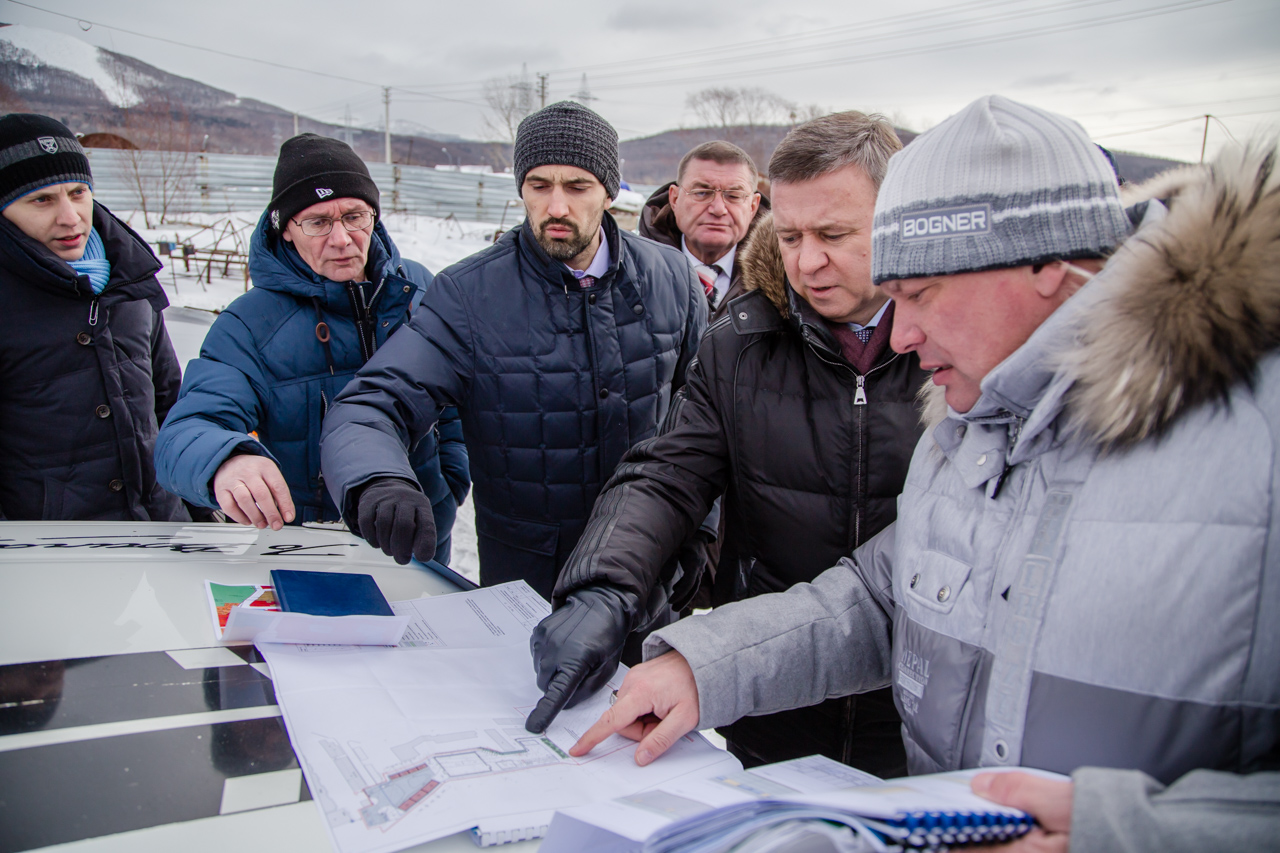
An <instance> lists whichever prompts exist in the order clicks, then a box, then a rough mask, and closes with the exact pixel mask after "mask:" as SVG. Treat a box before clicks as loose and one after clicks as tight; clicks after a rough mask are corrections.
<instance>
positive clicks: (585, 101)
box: [573, 74, 597, 107]
mask: <svg viewBox="0 0 1280 853" xmlns="http://www.w3.org/2000/svg"><path fill="white" fill-rule="evenodd" d="M573 97H574V100H576V101H577V102H578V103H580V104H582V105H583V106H584V107H589V106H591V102H592V101H594V100H597V98H596V96H595V95H593V94H591V87H590V86H588V85H587V75H586V74H583V75H582V86H581V87H579V89H578V91H577V92H575V93H574V94H573Z"/></svg>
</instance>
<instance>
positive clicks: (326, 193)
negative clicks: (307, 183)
mask: <svg viewBox="0 0 1280 853" xmlns="http://www.w3.org/2000/svg"><path fill="white" fill-rule="evenodd" d="M316 195H318V196H320V198H328V197H329V196H331V195H333V190H327V189H325V188H324V187H317V188H316Z"/></svg>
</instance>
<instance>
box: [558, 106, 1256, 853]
mask: <svg viewBox="0 0 1280 853" xmlns="http://www.w3.org/2000/svg"><path fill="white" fill-rule="evenodd" d="M1276 155H1277V152H1276V150H1275V145H1274V142H1271V143H1267V144H1263V145H1258V146H1255V147H1254V148H1252V149H1247V150H1244V151H1238V150H1237V151H1232V152H1228V153H1227V154H1226V155H1224V156H1223V157H1221V158H1219V160H1218V161H1217V162H1215V163H1213V164H1212V165H1210V166H1207V167H1199V168H1197V167H1189V168H1187V169H1186V170H1184V171H1182V172H1178V173H1170V174H1168V175H1165V176H1163V177H1162V178H1159V179H1157V180H1156V181H1155V182H1154V183H1153V184H1152V185H1150V186H1148V187H1144V188H1139V189H1138V190H1137V191H1136V192H1135V194H1134V196H1133V198H1132V199H1127V200H1128V201H1131V202H1133V203H1135V204H1136V206H1135V207H1131V208H1130V209H1129V210H1128V211H1126V210H1125V209H1123V208H1122V207H1121V202H1120V197H1119V190H1118V187H1117V186H1116V182H1115V178H1114V176H1113V173H1112V171H1111V168H1110V166H1109V164H1108V163H1107V160H1106V158H1105V157H1104V155H1103V154H1102V152H1101V151H1100V150H1099V149H1098V148H1097V147H1096V146H1094V145H1093V144H1092V143H1091V142H1090V141H1089V139H1088V137H1087V136H1086V135H1085V133H1084V131H1083V130H1082V129H1081V128H1080V127H1079V125H1077V124H1076V123H1075V122H1073V121H1070V120H1068V119H1065V118H1063V117H1061V116H1057V115H1054V114H1052V113H1048V112H1045V111H1042V110H1038V109H1035V108H1032V107H1028V106H1025V105H1023V104H1019V103H1016V102H1013V101H1009V100H1007V99H1004V98H1000V97H988V98H983V99H981V100H979V101H976V102H975V103H973V104H971V105H969V106H968V107H966V108H965V109H964V110H962V111H961V112H960V113H958V114H957V115H955V116H952V117H951V118H950V119H948V120H947V121H945V122H943V123H942V124H940V125H939V126H938V127H936V128H934V129H933V130H931V131H929V132H928V133H925V134H923V135H922V136H921V137H920V138H919V139H917V140H916V141H915V142H913V143H912V144H911V145H909V146H907V147H906V148H905V149H904V150H903V151H902V152H901V153H900V154H898V155H896V156H895V157H894V158H893V159H892V160H891V161H890V164H889V171H888V174H887V175H886V177H885V180H884V183H883V185H882V186H881V189H880V194H879V196H878V197H877V200H876V216H875V222H874V226H873V232H872V244H873V248H872V252H873V276H874V278H875V280H876V282H877V283H878V284H880V285H882V286H883V287H884V289H885V291H886V292H887V293H888V294H889V295H890V296H891V297H892V298H893V300H894V304H895V309H896V311H895V317H894V327H893V335H892V339H891V342H892V346H893V347H894V349H896V350H898V351H900V352H914V353H916V354H918V355H919V357H920V361H921V365H922V366H923V367H925V368H926V369H931V370H933V371H934V373H933V384H934V386H935V387H934V388H932V389H931V391H932V394H931V401H930V407H929V409H930V413H929V415H928V417H927V420H928V426H927V429H926V432H925V434H924V436H923V437H922V438H921V440H920V444H919V445H918V446H917V449H916V454H915V457H914V459H913V460H912V464H911V469H910V471H909V472H908V475H907V481H906V487H905V489H904V491H903V494H902V498H901V502H900V505H899V511H898V520H897V522H896V523H895V524H894V525H893V526H891V527H889V528H887V529H886V530H885V531H884V532H882V533H881V534H880V535H878V536H876V537H875V538H874V539H872V540H870V541H869V542H867V543H866V544H865V545H863V546H862V547H860V548H859V549H858V550H857V551H855V552H854V554H853V555H852V557H851V558H847V559H844V560H841V561H840V563H839V564H838V565H836V566H835V567H834V568H831V569H829V570H828V571H826V572H824V573H823V574H822V575H820V576H819V577H818V578H817V579H816V580H815V581H814V582H813V583H812V584H800V585H797V586H795V587H792V588H791V589H790V590H788V591H787V592H785V593H779V594H776V595H766V596H759V597H757V598H753V599H749V600H747V601H743V602H739V603H735V604H730V605H727V606H725V607H722V608H720V609H718V610H716V611H715V612H713V613H712V614H710V615H708V616H706V617H703V618H698V619H687V620H684V621H682V622H679V623H676V624H675V625H672V626H670V627H667V628H664V629H662V630H660V631H658V632H656V633H655V634H653V635H652V636H651V637H650V638H649V640H648V642H647V644H646V647H645V652H646V656H647V657H649V658H651V660H649V662H647V663H645V664H642V665H640V666H638V667H636V668H635V669H633V670H632V671H631V672H630V674H629V675H628V677H627V680H626V682H624V684H623V686H622V689H621V690H620V691H619V695H618V700H617V703H616V704H615V705H614V706H613V708H612V709H611V710H610V711H609V712H607V713H606V714H605V716H604V717H603V718H602V719H601V721H600V722H598V723H597V724H596V726H595V727H594V728H593V729H592V730H591V731H589V732H588V733H587V735H586V736H585V737H584V738H583V739H582V741H581V742H580V743H579V744H578V745H577V746H575V747H574V749H573V750H572V752H573V754H575V755H581V754H584V753H585V752H586V751H588V750H589V749H590V748H591V747H592V746H594V745H595V744H596V743H598V742H599V741H600V740H601V739H602V738H603V737H605V736H606V735H608V734H609V733H611V732H615V731H621V732H623V733H624V734H629V735H631V736H633V737H635V738H636V739H640V740H641V742H640V745H639V747H638V749H637V754H636V758H637V760H638V761H639V762H640V763H647V762H648V761H651V760H652V759H653V758H654V757H656V755H658V754H660V753H661V752H663V751H664V750H665V749H666V748H667V747H669V746H670V745H671V744H672V743H674V741H675V739H676V738H678V737H679V736H681V735H682V734H683V733H684V732H687V731H689V730H690V729H692V728H695V727H697V728H706V727H709V726H715V725H723V724H725V723H727V722H729V721H731V720H734V719H736V718H738V717H740V716H743V715H745V714H761V713H771V712H774V711H779V710H783V709H786V708H792V707H797V706H801V705H805V704H808V703H810V702H813V701H816V700H818V699H823V698H826V697H829V696H838V695H843V694H848V693H858V692H861V691H865V690H870V689H874V688H877V687H881V686H884V685H886V684H892V685H893V688H894V694H895V699H896V701H897V706H898V709H899V711H900V712H901V714H902V719H903V737H904V741H905V743H906V747H907V758H908V765H909V767H910V770H911V772H913V773H927V772H936V771H946V770H958V769H963V768H980V767H991V768H1015V767H1029V768H1038V769H1042V770H1051V771H1056V772H1058V773H1064V774H1071V779H1070V780H1069V781H1054V780H1051V779H1046V778H1044V777H1038V776H1033V775H1030V774H1025V773H1011V774H982V775H978V776H977V777H975V778H974V780H973V783H972V784H973V788H974V790H975V791H977V792H978V793H979V794H982V795H984V796H987V797H989V798H991V799H994V800H997V801H999V802H1003V803H1007V804H1009V805H1013V806H1017V807H1020V808H1023V809H1025V810H1026V811H1028V812H1030V813H1031V814H1033V815H1034V816H1035V817H1036V818H1037V821H1038V824H1039V825H1038V827H1037V828H1036V829H1035V830H1034V831H1033V836H1034V837H1029V838H1027V839H1025V840H1023V841H1022V842H1019V845H1017V846H1020V847H1022V848H1023V849H1035V850H1062V851H1065V850H1067V849H1068V846H1069V847H1070V849H1072V850H1089V851H1113V850H1115V851H1119V850H1125V851H1135V850H1162V851H1170V850H1172V851H1181V850H1187V851H1191V850H1205V849H1266V848H1269V847H1270V846H1273V845H1274V842H1275V839H1276V838H1280V773H1276V772H1268V771H1275V770H1277V769H1280V630H1277V627H1276V626H1277V625H1280V592H1278V590H1280V551H1278V550H1277V549H1275V548H1273V547H1270V546H1269V544H1268V543H1274V542H1275V541H1276V537H1277V536H1278V535H1280V514H1277V513H1276V512H1275V510H1274V507H1275V504H1276V500H1275V495H1276V494H1277V492H1280V467H1278V466H1277V465H1276V464H1275V456H1276V454H1275V451H1274V448H1275V446H1276V444H1277V441H1280V357H1277V353H1276V347H1277V342H1278V341H1280V271H1278V270H1280V267H1278V266H1277V262H1278V261H1280V176H1277V174H1276V172H1275V170H1274V169H1273V166H1274V163H1275V157H1276ZM1157 199H1162V200H1163V201H1159V200H1157ZM1135 227H1136V232H1135V233H1133V235H1132V236H1130V231H1132V230H1134V228H1135ZM1171 650H1176V651H1175V652H1174V653H1173V654H1170V652H1171ZM650 714H652V715H654V716H655V717H657V718H660V719H661V722H659V723H658V724H657V725H654V723H653V717H649V716H647V715H650ZM1010 849H1016V847H1015V848H1010Z"/></svg>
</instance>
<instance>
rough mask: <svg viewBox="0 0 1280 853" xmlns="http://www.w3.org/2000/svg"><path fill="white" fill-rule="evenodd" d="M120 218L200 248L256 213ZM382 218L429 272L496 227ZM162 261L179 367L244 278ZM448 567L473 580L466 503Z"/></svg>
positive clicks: (476, 571) (472, 532) (244, 225)
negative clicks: (151, 221)
mask: <svg viewBox="0 0 1280 853" xmlns="http://www.w3.org/2000/svg"><path fill="white" fill-rule="evenodd" d="M119 215H120V217H121V218H122V219H124V220H125V221H127V222H129V224H130V225H131V226H132V227H133V229H134V230H135V231H137V232H138V233H139V234H141V235H142V237H143V238H144V239H145V240H147V241H148V242H149V243H150V244H151V247H152V249H155V248H156V244H157V243H158V242H161V241H168V242H175V243H178V244H182V243H186V242H190V243H191V244H192V245H193V246H196V247H197V248H201V249H207V248H212V247H214V246H217V247H219V248H226V249H231V248H237V247H243V246H247V245H248V236H249V234H251V233H252V231H253V228H254V227H255V226H256V224H257V219H258V215H257V214H256V213H231V214H223V215H192V216H190V217H188V218H189V220H190V221H189V222H186V223H183V224H166V225H157V226H156V227H154V228H147V227H146V226H145V223H144V220H143V216H142V215H141V214H140V213H129V212H125V213H122V214H119ZM384 221H385V222H386V225H387V230H388V231H390V232H391V239H392V240H394V241H395V244H396V246H397V247H399V249H400V254H401V256H402V257H405V258H409V259H411V260H415V261H418V262H419V263H422V264H425V265H426V267H427V269H429V270H431V271H432V272H436V271H438V270H440V269H443V268H444V267H447V266H448V265H450V264H452V263H454V262H456V261H460V260H462V259H463V258H465V257H467V256H468V255H472V254H474V253H476V252H478V251H480V250H481V249H483V248H485V247H486V246H488V245H490V239H491V238H492V236H493V233H494V231H495V230H496V229H495V228H494V226H493V225H491V224H487V223H480V222H458V221H456V220H451V219H439V218H436V217H431V216H413V215H405V214H392V215H390V216H388V217H386V218H385V220H384ZM509 224H510V223H509ZM160 260H161V262H162V263H164V265H165V268H164V269H163V270H162V271H161V272H160V274H159V276H157V278H159V280H160V283H161V284H162V285H163V286H164V291H165V295H167V296H168V297H169V302H170V306H171V307H170V308H169V309H168V310H167V311H165V324H166V326H167V327H168V329H169V337H170V338H171V339H172V340H173V346H174V349H175V350H176V351H177V354H178V362H179V363H180V364H181V365H183V367H184V368H185V367H186V364H187V362H188V361H189V360H191V359H193V358H196V357H197V356H199V354H200V344H201V342H202V341H203V340H204V336H205V333H207V332H208V331H209V326H211V325H212V324H213V321H214V319H215V317H216V316H217V315H216V313H215V312H217V311H221V310H222V309H223V308H226V307H227V306H228V305H229V304H231V302H232V301H233V300H234V299H235V298H236V297H237V296H240V295H241V294H243V293H244V292H245V283H244V274H243V272H242V270H241V269H237V268H235V267H234V266H233V267H232V268H231V269H230V271H229V275H227V276H225V277H224V276H223V275H222V268H221V267H219V266H217V265H215V266H214V268H213V279H212V283H210V282H208V281H204V280H197V275H198V273H199V272H200V271H202V270H203V268H204V267H203V265H199V266H197V265H195V264H193V265H192V269H191V270H190V271H187V270H186V269H185V268H184V265H183V262H182V259H181V257H179V258H173V259H171V258H168V257H163V256H162V257H161V258H160ZM451 563H452V567H453V568H454V569H455V570H456V571H458V572H460V573H462V574H463V575H465V576H466V577H468V578H470V579H471V580H473V581H477V582H478V581H479V578H480V557H479V554H478V552H477V549H476V525H475V512H474V510H473V509H472V508H471V501H470V499H468V500H467V502H466V503H465V504H463V505H462V506H461V507H459V508H458V519H457V521H456V522H454V525H453V559H452V561H451Z"/></svg>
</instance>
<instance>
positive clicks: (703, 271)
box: [693, 264, 724, 305]
mask: <svg viewBox="0 0 1280 853" xmlns="http://www.w3.org/2000/svg"><path fill="white" fill-rule="evenodd" d="M693 271H694V272H695V273H697V274H698V281H700V282H702V289H703V290H705V291H706V292H707V299H709V300H711V304H712V305H714V304H715V301H716V279H718V278H719V277H720V276H721V275H722V274H723V273H724V270H722V269H720V266H719V265H718V264H698V265H696V266H695V267H694V268H693Z"/></svg>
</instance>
